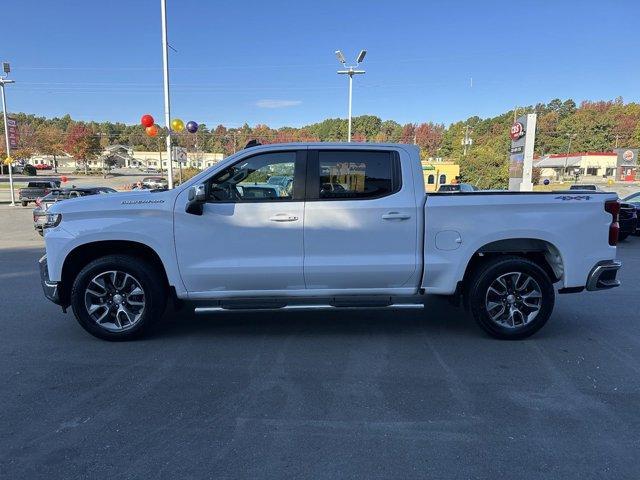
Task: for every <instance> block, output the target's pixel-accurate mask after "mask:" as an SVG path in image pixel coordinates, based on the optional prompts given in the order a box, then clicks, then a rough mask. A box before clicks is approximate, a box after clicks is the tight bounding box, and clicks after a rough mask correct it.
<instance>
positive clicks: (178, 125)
mask: <svg viewBox="0 0 640 480" xmlns="http://www.w3.org/2000/svg"><path fill="white" fill-rule="evenodd" d="M171 130H173V131H174V132H181V131H182V130H184V122H183V121H182V120H180V119H179V118H174V119H173V120H171Z"/></svg>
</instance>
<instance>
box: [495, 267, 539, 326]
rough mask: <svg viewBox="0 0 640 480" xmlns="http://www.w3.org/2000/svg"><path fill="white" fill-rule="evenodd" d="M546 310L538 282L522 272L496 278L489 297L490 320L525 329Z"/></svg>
mask: <svg viewBox="0 0 640 480" xmlns="http://www.w3.org/2000/svg"><path fill="white" fill-rule="evenodd" d="M541 307H542V289H541V288H540V285H538V282H536V280H535V279H534V278H533V277H531V276H530V275H527V274H526V273H522V272H509V273H505V274H504V275H500V276H499V277H498V278H496V279H495V280H494V281H493V282H492V283H491V285H490V286H489V289H488V290H487V294H486V297H485V308H486V310H487V313H488V314H489V318H491V320H492V321H493V322H495V323H496V324H498V325H500V326H502V327H508V328H517V327H523V326H524V325H527V324H528V323H529V322H531V321H532V320H533V319H534V318H536V316H537V315H538V313H539V312H540V308H541Z"/></svg>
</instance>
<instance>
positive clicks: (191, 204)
mask: <svg viewBox="0 0 640 480" xmlns="http://www.w3.org/2000/svg"><path fill="white" fill-rule="evenodd" d="M187 199H188V202H187V206H186V207H185V212H187V213H190V214H192V215H202V212H203V211H204V204H205V202H206V201H207V185H206V184H201V185H195V186H193V187H191V188H190V189H189V196H188V197H187Z"/></svg>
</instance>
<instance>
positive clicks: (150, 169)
mask: <svg viewBox="0 0 640 480" xmlns="http://www.w3.org/2000/svg"><path fill="white" fill-rule="evenodd" d="M141 170H142V173H158V172H159V170H158V169H157V168H154V167H145V168H142V169H141Z"/></svg>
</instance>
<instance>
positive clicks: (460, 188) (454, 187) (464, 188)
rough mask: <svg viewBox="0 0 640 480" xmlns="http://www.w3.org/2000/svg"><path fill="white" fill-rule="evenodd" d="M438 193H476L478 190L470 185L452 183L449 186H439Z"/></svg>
mask: <svg viewBox="0 0 640 480" xmlns="http://www.w3.org/2000/svg"><path fill="white" fill-rule="evenodd" d="M438 191H439V192H463V193H464V192H477V191H479V188H478V187H476V186H475V185H471V184H470V183H452V184H450V185H440V187H439V188H438Z"/></svg>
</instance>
